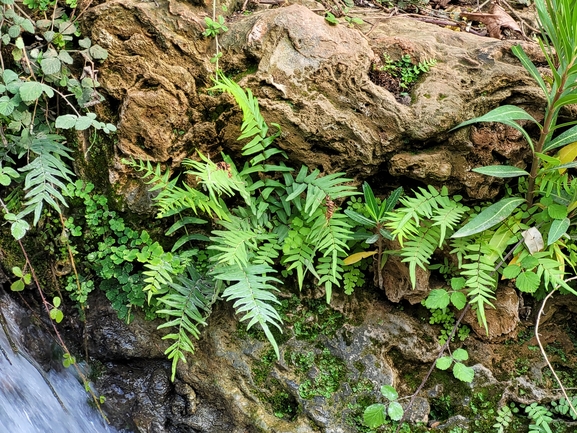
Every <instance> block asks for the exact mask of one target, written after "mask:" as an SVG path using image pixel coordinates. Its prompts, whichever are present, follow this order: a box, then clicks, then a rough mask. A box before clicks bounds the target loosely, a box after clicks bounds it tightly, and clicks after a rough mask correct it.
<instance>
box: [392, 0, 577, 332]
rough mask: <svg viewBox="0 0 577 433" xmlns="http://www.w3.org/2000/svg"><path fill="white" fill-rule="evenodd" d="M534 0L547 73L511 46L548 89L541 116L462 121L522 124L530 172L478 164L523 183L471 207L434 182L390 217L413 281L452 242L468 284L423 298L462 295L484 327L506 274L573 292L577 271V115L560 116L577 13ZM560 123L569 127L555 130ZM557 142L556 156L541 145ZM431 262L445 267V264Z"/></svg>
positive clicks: (529, 289)
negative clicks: (534, 131) (573, 172)
mask: <svg viewBox="0 0 577 433" xmlns="http://www.w3.org/2000/svg"><path fill="white" fill-rule="evenodd" d="M535 6H536V8H537V11H538V15H539V20H540V22H541V25H542V27H543V35H542V37H543V39H542V40H541V41H540V44H541V48H542V51H543V54H544V55H545V57H546V59H547V62H548V64H549V67H550V69H551V77H550V78H549V77H546V78H543V77H542V76H541V74H540V73H539V71H538V69H537V68H536V67H535V65H534V64H533V63H532V62H531V60H530V59H529V58H528V56H527V55H526V54H525V52H524V51H523V49H522V48H521V46H515V47H514V48H513V53H514V54H515V55H516V56H517V57H518V58H519V60H520V61H521V63H522V64H523V66H524V67H525V69H526V70H527V72H528V73H529V74H530V75H531V76H532V77H533V78H534V79H535V80H536V81H537V83H538V84H539V86H540V87H541V89H542V90H543V92H544V94H545V97H546V101H547V104H546V107H545V113H544V118H543V121H542V123H539V122H537V120H536V119H535V118H534V117H533V116H531V115H530V114H528V113H527V112H526V111H525V110H523V109H522V108H520V107H516V106H512V105H506V106H502V107H497V108H496V109H494V110H492V111H491V112H489V113H487V114H484V115H482V116H480V117H478V118H475V119H471V120H467V121H465V122H463V123H461V124H460V125H458V126H457V128H460V127H463V126H467V125H471V124H473V123H477V122H500V123H503V124H505V125H508V126H510V127H512V128H514V129H516V130H518V131H519V132H521V133H522V135H523V136H524V137H525V139H526V140H527V144H528V147H529V149H530V151H531V153H532V156H533V161H532V164H531V169H530V172H528V171H525V170H523V169H520V168H518V167H513V166H507V165H502V166H488V167H479V168H475V169H474V171H476V172H478V173H481V174H485V175H487V176H494V177H499V178H518V180H519V183H518V184H519V188H518V191H514V190H513V189H512V188H511V187H507V195H506V196H505V197H504V198H502V199H500V200H499V201H497V202H496V203H491V204H487V205H485V206H483V207H481V208H480V209H475V210H474V211H472V210H471V209H469V208H466V207H464V206H462V205H460V204H459V202H460V199H461V198H460V197H451V198H450V197H447V194H446V193H443V191H442V192H441V193H438V192H437V191H436V190H434V189H433V188H432V187H430V186H429V188H428V190H427V189H425V188H420V189H419V191H415V192H414V197H410V198H407V197H404V198H402V199H401V203H402V205H403V207H401V208H400V209H398V211H397V212H394V213H391V214H390V216H389V219H388V221H387V227H388V228H389V229H390V230H391V231H392V234H393V235H394V236H396V238H397V240H398V241H399V243H400V244H401V252H400V254H401V257H402V258H403V261H404V262H406V263H408V266H409V271H410V278H411V281H412V283H413V286H414V285H415V281H416V274H415V270H416V268H417V266H420V267H422V268H423V269H424V268H425V266H426V265H427V264H428V263H429V261H430V260H431V258H432V257H433V254H434V253H435V252H436V251H439V249H441V250H443V254H446V250H445V246H447V247H449V248H450V254H454V255H455V256H456V259H457V260H456V261H457V262H458V265H457V266H456V269H453V270H452V271H451V273H452V276H455V277H457V276H458V277H461V278H463V279H464V284H463V285H462V287H461V288H460V289H459V290H454V291H450V290H447V289H444V288H442V289H437V290H434V291H433V292H432V293H431V295H430V296H429V298H428V299H427V301H426V305H427V306H428V307H430V308H446V307H447V306H448V305H449V303H450V302H452V303H453V305H455V306H457V307H459V306H462V305H463V295H464V294H466V296H467V298H468V302H469V304H471V305H472V306H473V308H474V309H475V310H476V313H477V317H478V319H479V322H480V323H481V324H482V325H483V326H484V327H485V328H486V329H488V324H487V320H486V314H485V310H486V308H492V307H493V303H492V302H493V300H494V299H495V290H496V287H497V283H498V280H499V277H500V276H502V277H503V278H507V279H512V280H514V282H515V286H516V287H517V288H518V289H519V290H520V291H522V292H524V293H530V294H538V293H541V294H542V293H543V291H551V290H556V289H561V290H564V291H567V292H571V293H574V294H577V291H575V290H574V289H573V288H572V287H571V286H569V285H568V284H567V282H565V281H564V279H565V275H566V273H567V272H568V271H569V268H572V269H573V270H575V264H576V263H577V256H576V255H575V253H574V251H575V249H576V248H575V244H574V239H575V233H574V230H573V229H572V227H574V225H573V224H572V222H573V219H574V217H575V213H576V209H577V182H575V179H573V178H572V177H571V176H570V175H569V174H568V172H567V168H571V167H575V166H576V165H577V164H576V163H575V162H574V161H573V159H574V158H575V154H576V153H575V150H576V149H575V146H576V145H575V144H574V143H575V142H577V126H574V125H575V124H576V123H577V121H572V122H569V123H565V124H563V125H558V124H557V117H558V114H559V110H560V109H561V108H562V107H564V106H566V105H568V104H574V103H576V102H577V84H576V82H577V81H576V80H577V45H576V44H575V42H576V38H577V36H576V35H577V12H576V10H575V8H574V5H573V2H572V1H570V0H536V1H535ZM549 44H550V46H549ZM550 48H551V49H550ZM518 121H524V122H525V123H530V124H536V125H538V127H539V131H540V133H539V137H538V140H537V141H533V140H532V138H531V137H530V135H529V133H528V132H527V131H526V130H525V129H524V127H523V126H522V125H521V124H520V123H518ZM561 126H562V127H563V130H564V131H563V132H562V133H561V134H558V132H557V131H558V129H559V128H560V127H561ZM455 129H456V128H455ZM558 148H559V149H560V150H559V153H558V154H557V155H548V154H546V153H545V152H550V151H552V150H554V149H558ZM438 197H443V199H444V202H442V203H441V202H439V199H438ZM463 222H465V224H464V225H463V226H462V227H460V228H459V229H458V230H456V229H457V228H458V225H459V224H462V223H463ZM455 230H456V231H455ZM448 237H450V241H449V245H446V242H445V239H446V238H448ZM507 253H509V254H507ZM505 260H509V262H508V263H505ZM429 269H439V270H441V266H439V265H432V266H429ZM447 269H449V268H447ZM500 274H501V275H500ZM445 277H446V278H447V279H449V278H448V276H446V275H445ZM457 293H459V294H457Z"/></svg>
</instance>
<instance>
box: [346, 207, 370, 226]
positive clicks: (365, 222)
mask: <svg viewBox="0 0 577 433" xmlns="http://www.w3.org/2000/svg"><path fill="white" fill-rule="evenodd" d="M345 214H346V215H347V216H348V217H349V218H350V219H352V220H353V221H355V222H356V223H359V224H361V225H364V226H367V227H375V226H376V223H375V222H374V221H371V220H370V219H368V218H367V217H365V216H364V215H361V214H360V213H358V212H355V211H354V210H352V209H345Z"/></svg>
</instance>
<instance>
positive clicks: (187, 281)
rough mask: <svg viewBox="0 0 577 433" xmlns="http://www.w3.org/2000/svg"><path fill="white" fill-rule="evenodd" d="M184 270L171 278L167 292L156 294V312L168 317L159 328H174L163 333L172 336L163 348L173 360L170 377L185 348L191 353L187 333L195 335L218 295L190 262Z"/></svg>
mask: <svg viewBox="0 0 577 433" xmlns="http://www.w3.org/2000/svg"><path fill="white" fill-rule="evenodd" d="M187 274H188V275H182V276H180V277H178V278H177V279H176V281H175V282H170V283H169V284H168V285H169V288H170V289H169V290H168V292H167V293H166V294H165V295H164V296H160V297H158V298H157V300H158V302H159V303H160V304H162V305H163V306H164V308H161V309H159V310H157V313H158V314H164V315H166V316H168V317H169V320H168V321H167V322H165V323H163V324H161V325H160V326H158V329H162V328H172V327H174V328H175V332H172V333H170V334H167V335H165V336H164V337H163V339H165V340H174V343H172V344H171V345H170V347H168V349H166V351H165V352H164V353H165V355H167V356H168V359H171V360H172V380H173V381H174V378H175V375H176V367H177V365H178V361H183V362H186V357H185V352H188V353H191V354H192V353H194V345H193V343H192V341H191V339H190V336H193V337H194V338H197V339H198V337H199V335H200V331H199V329H198V326H199V325H206V321H205V319H206V317H207V316H208V314H209V313H210V311H211V310H210V307H211V305H212V304H213V303H214V301H215V300H216V297H217V295H218V290H217V284H216V283H215V281H213V280H210V279H206V278H205V277H202V276H201V275H200V274H199V273H198V272H197V271H196V270H195V269H194V268H193V267H192V266H189V267H188V268H187Z"/></svg>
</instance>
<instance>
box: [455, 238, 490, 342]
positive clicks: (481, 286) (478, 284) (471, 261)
mask: <svg viewBox="0 0 577 433" xmlns="http://www.w3.org/2000/svg"><path fill="white" fill-rule="evenodd" d="M467 252H468V254H467V255H466V256H465V260H466V261H467V263H463V265H462V267H461V275H462V276H463V277H465V279H466V281H465V287H466V288H467V289H468V293H467V295H468V296H469V304H471V305H472V306H473V308H475V309H476V311H477V319H478V320H479V323H480V324H482V325H483V326H484V327H485V330H487V331H488V326H487V318H486V317H485V306H486V305H489V306H491V307H493V308H494V305H493V304H492V303H491V300H492V299H495V296H494V293H495V288H496V287H497V280H496V278H495V275H496V272H495V262H493V261H490V259H489V257H490V254H491V250H490V248H488V247H487V246H486V245H480V244H472V245H469V246H468V247H467Z"/></svg>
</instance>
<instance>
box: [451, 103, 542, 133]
mask: <svg viewBox="0 0 577 433" xmlns="http://www.w3.org/2000/svg"><path fill="white" fill-rule="evenodd" d="M513 120H530V121H532V122H534V123H536V124H539V123H538V122H537V121H536V120H535V119H534V118H533V116H531V115H530V114H529V113H527V112H526V111H525V110H523V109H522V108H520V107H517V106H515V105H503V106H502V107H497V108H495V109H494V110H491V111H489V112H488V113H487V114H485V115H483V116H480V117H475V118H474V119H471V120H467V121H465V122H462V123H460V124H459V125H457V126H455V127H454V128H453V129H451V131H454V130H455V129H458V128H462V127H463V126H467V125H471V124H473V123H479V122H499V123H506V124H509V123H510V122H511V121H513Z"/></svg>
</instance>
